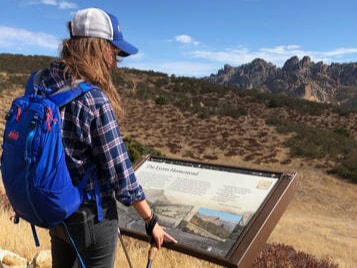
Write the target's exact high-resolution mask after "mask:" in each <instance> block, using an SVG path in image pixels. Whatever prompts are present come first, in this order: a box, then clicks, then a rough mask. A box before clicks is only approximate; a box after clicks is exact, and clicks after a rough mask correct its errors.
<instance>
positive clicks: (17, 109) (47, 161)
mask: <svg viewBox="0 0 357 268" xmlns="http://www.w3.org/2000/svg"><path fill="white" fill-rule="evenodd" d="M34 77H35V73H34V74H32V75H31V76H30V78H29V81H28V82H27V86H26V91H25V95H24V96H22V97H19V98H17V99H15V100H14V101H13V102H12V105H11V108H10V110H9V111H8V113H7V115H6V125H5V131H4V139H3V153H2V156H1V173H2V179H3V183H4V186H5V190H6V194H7V196H8V199H9V201H10V204H11V205H12V207H13V209H14V211H15V213H16V216H15V222H16V221H17V222H18V219H19V217H20V218H22V219H25V220H26V221H28V222H29V223H31V228H32V231H33V235H34V238H35V242H36V245H37V246H38V245H39V241H38V237H37V234H36V230H35V225H37V226H40V227H45V228H51V227H54V226H55V225H57V224H59V223H64V222H63V221H64V220H65V219H66V218H68V217H69V216H70V215H71V214H72V213H73V212H75V211H76V210H77V209H78V208H79V206H80V205H81V204H82V202H83V199H84V198H85V194H84V189H85V187H86V186H87V182H88V177H89V176H88V174H86V175H85V177H84V178H83V179H82V180H81V183H80V185H78V186H74V185H73V184H72V180H71V177H70V174H69V171H68V168H67V165H66V160H65V152H64V149H63V145H62V135H61V117H60V111H59V107H61V106H64V105H65V104H67V103H69V102H70V101H72V100H73V99H75V98H76V97H78V96H80V95H81V94H84V93H85V92H87V91H89V90H91V89H92V88H93V86H92V85H91V84H89V83H86V82H81V83H79V84H78V85H77V86H76V87H74V88H72V89H70V90H67V91H64V92H60V93H57V94H56V93H55V94H54V95H49V96H42V95H38V94H35V90H39V91H42V92H44V90H43V89H42V88H40V87H39V86H34ZM96 181H97V180H96ZM96 181H95V182H96ZM95 184H97V183H95ZM99 191H100V190H99ZM99 191H98V187H96V190H95V192H96V193H95V195H96V196H99ZM96 200H98V201H97V208H98V218H99V220H101V219H100V218H101V217H100V215H101V214H100V211H99V210H101V209H100V208H101V206H100V198H96ZM64 225H65V224H64ZM65 228H66V231H67V234H68V236H69V237H70V234H69V233H68V230H67V227H66V225H65ZM70 240H71V242H72V244H73V246H74V247H75V244H74V242H73V240H72V238H71V237H70ZM75 249H76V247H75ZM76 250H77V249H76ZM79 259H80V256H79ZM80 261H81V259H80ZM81 262H82V261H81Z"/></svg>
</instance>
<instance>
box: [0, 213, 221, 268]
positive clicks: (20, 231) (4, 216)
mask: <svg viewBox="0 0 357 268" xmlns="http://www.w3.org/2000/svg"><path fill="white" fill-rule="evenodd" d="M10 217H11V213H9V212H8V211H1V212H0V226H1V229H0V248H2V249H6V250H10V251H12V252H14V253H16V254H18V255H19V256H21V257H24V258H26V259H28V260H31V259H32V258H33V257H34V256H35V255H36V254H37V253H38V252H39V251H40V250H45V249H50V248H51V245H50V237H49V235H48V230H46V229H41V228H36V230H37V233H38V235H39V239H40V244H41V246H40V247H39V248H36V246H35V243H34V239H33V236H32V232H31V227H30V224H29V223H27V222H25V221H23V220H20V223H19V224H13V223H12V222H11V221H10V219H9V218H10ZM124 244H125V247H126V249H127V250H128V253H129V256H130V259H131V262H132V265H133V267H145V266H146V263H147V256H148V250H149V244H148V243H146V242H143V241H137V240H135V239H133V238H130V237H124ZM154 263H155V265H154V264H153V265H154V266H155V267H167V268H169V267H187V268H190V267H192V268H194V267H219V266H217V265H214V264H211V263H208V262H205V261H201V260H198V259H196V258H192V257H189V256H186V255H184V254H180V253H177V252H173V251H170V250H167V249H165V248H162V249H161V250H160V251H159V253H158V255H157V256H156V258H155V260H154ZM126 265H127V259H126V257H125V254H124V251H123V249H122V245H121V244H120V242H118V247H117V254H116V262H115V267H117V268H119V267H126Z"/></svg>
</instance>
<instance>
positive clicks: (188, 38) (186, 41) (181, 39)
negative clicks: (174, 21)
mask: <svg viewBox="0 0 357 268" xmlns="http://www.w3.org/2000/svg"><path fill="white" fill-rule="evenodd" d="M175 40H176V41H177V42H179V43H183V44H190V45H195V46H197V45H198V44H199V43H200V42H198V41H196V40H194V39H193V38H192V37H191V36H189V35H187V34H181V35H176V36H175Z"/></svg>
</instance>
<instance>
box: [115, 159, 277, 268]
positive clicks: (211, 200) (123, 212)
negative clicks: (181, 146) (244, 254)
mask: <svg viewBox="0 0 357 268" xmlns="http://www.w3.org/2000/svg"><path fill="white" fill-rule="evenodd" d="M135 173H136V176H137V178H138V180H139V182H140V184H141V185H142V187H143V188H144V191H145V194H146V198H147V201H148V203H149V204H150V207H151V208H152V209H153V210H154V212H155V213H156V214H157V215H158V217H159V219H160V224H161V225H162V226H165V227H166V228H167V232H168V233H170V234H171V235H172V236H174V237H175V239H176V240H178V242H179V245H177V246H176V247H177V249H178V250H179V251H182V252H186V251H187V252H188V253H189V254H190V255H194V256H197V257H202V258H205V259H209V260H212V257H213V259H216V260H213V261H215V262H217V263H220V264H226V265H227V261H228V262H229V260H228V259H227V256H229V255H231V253H232V252H233V251H234V246H235V245H236V244H237V241H238V240H239V238H240V237H241V236H242V233H243V232H244V230H246V229H247V228H246V227H247V226H249V223H250V222H251V220H252V219H253V218H254V216H257V214H258V211H259V210H260V209H262V207H263V205H264V202H266V201H267V199H268V197H269V196H270V195H271V194H272V192H273V190H274V189H275V188H276V186H277V185H278V182H279V179H280V178H281V176H282V173H277V172H267V171H258V170H248V169H241V168H237V167H228V166H220V165H210V164H204V163H197V162H188V161H183V160H177V159H167V158H156V157H148V158H147V159H146V160H145V161H143V162H142V163H141V165H140V166H138V167H137V168H136V171H135ZM119 213H120V217H119V219H120V220H119V224H120V226H121V228H124V229H125V232H126V231H127V232H128V233H129V234H130V233H131V232H134V233H137V234H139V233H142V234H145V228H144V223H143V221H142V219H141V218H140V217H139V216H138V215H137V213H136V212H135V210H134V209H133V208H131V207H129V208H127V207H124V206H122V205H121V206H119ZM173 247H174V249H175V246H173ZM185 249H186V250H185ZM195 253H196V254H195Z"/></svg>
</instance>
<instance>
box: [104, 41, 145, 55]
mask: <svg viewBox="0 0 357 268" xmlns="http://www.w3.org/2000/svg"><path fill="white" fill-rule="evenodd" d="M110 42H111V43H112V44H113V45H114V46H116V47H117V48H119V49H120V52H119V54H118V55H119V56H121V57H127V56H130V55H134V54H136V53H137V52H138V49H137V48H136V47H134V46H133V45H131V44H129V43H128V42H126V41H124V40H123V39H121V40H113V41H110Z"/></svg>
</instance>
